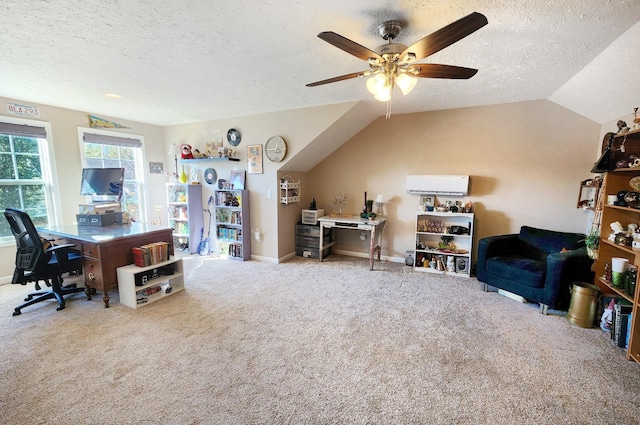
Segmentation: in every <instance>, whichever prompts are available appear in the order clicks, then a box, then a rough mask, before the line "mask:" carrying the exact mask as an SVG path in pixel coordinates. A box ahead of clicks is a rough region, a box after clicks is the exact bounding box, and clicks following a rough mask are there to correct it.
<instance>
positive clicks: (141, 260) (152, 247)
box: [131, 242, 169, 267]
mask: <svg viewBox="0 0 640 425" xmlns="http://www.w3.org/2000/svg"><path fill="white" fill-rule="evenodd" d="M131 252H132V253H133V263H134V264H135V265H136V266H138V267H148V266H152V265H154V264H158V263H162V262H164V261H169V244H168V243H167V242H154V243H150V244H146V245H142V246H136V247H133V248H131Z"/></svg>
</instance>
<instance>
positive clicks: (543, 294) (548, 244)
mask: <svg viewBox="0 0 640 425" xmlns="http://www.w3.org/2000/svg"><path fill="white" fill-rule="evenodd" d="M584 238H585V235H584V234H581V233H566V232H557V231H553V230H544V229H536V228H533V227H528V226H522V228H521V229H520V233H519V234H510V235H500V236H490V237H487V238H483V239H480V241H479V242H478V268H477V276H478V280H479V281H480V282H482V283H483V285H482V286H483V289H484V290H485V291H488V290H489V286H492V287H495V288H498V289H503V290H505V291H508V292H511V293H514V294H516V295H519V296H521V297H523V298H525V299H526V300H527V301H530V302H536V303H539V304H540V313H542V314H547V312H548V310H549V308H552V309H563V310H566V309H567V308H568V305H569V301H570V298H571V296H570V288H571V285H572V284H573V283H574V282H589V283H590V282H591V281H592V280H593V272H592V271H591V265H592V263H593V260H592V259H591V258H589V256H588V255H587V249H586V247H585V245H584Z"/></svg>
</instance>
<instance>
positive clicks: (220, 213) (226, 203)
mask: <svg viewBox="0 0 640 425" xmlns="http://www.w3.org/2000/svg"><path fill="white" fill-rule="evenodd" d="M250 214H251V213H250V209H249V191H248V190H241V189H228V190H216V191H215V197H214V211H213V219H214V221H215V236H216V251H217V253H218V255H220V256H223V257H227V258H229V259H233V260H240V261H244V260H249V259H251V236H250V235H251V226H250V224H249V217H250Z"/></svg>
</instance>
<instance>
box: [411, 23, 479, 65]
mask: <svg viewBox="0 0 640 425" xmlns="http://www.w3.org/2000/svg"><path fill="white" fill-rule="evenodd" d="M488 22H489V21H487V17H486V16H484V15H483V14H482V13H478V12H473V13H471V14H469V15H467V16H465V17H464V18H460V19H458V20H457V21H455V22H452V23H450V24H449V25H447V26H446V27H442V28H440V29H439V30H438V31H436V32H433V33H431V34H429V35H428V36H426V37H424V38H423V39H421V40H418V41H417V42H415V43H414V44H412V45H411V46H409V47H407V48H406V49H405V50H404V52H402V53H401V54H400V57H401V58H403V57H404V56H405V55H406V54H408V53H412V54H413V55H415V57H416V60H419V59H422V58H426V57H427V56H430V55H432V54H434V53H436V52H439V51H440V50H442V49H444V48H445V47H448V46H450V45H452V44H453V43H455V42H456V41H459V40H461V39H463V38H465V37H466V36H468V35H469V34H472V33H473V32H475V31H477V30H479V29H480V28H482V27H483V26H485V25H487V23H488Z"/></svg>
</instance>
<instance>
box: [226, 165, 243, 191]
mask: <svg viewBox="0 0 640 425" xmlns="http://www.w3.org/2000/svg"><path fill="white" fill-rule="evenodd" d="M229 182H231V187H232V188H234V189H242V190H244V188H245V186H244V183H245V172H244V170H231V173H230V174H229Z"/></svg>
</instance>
